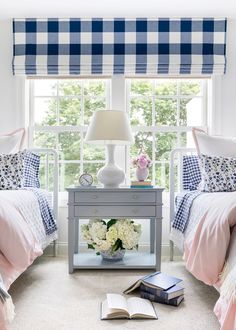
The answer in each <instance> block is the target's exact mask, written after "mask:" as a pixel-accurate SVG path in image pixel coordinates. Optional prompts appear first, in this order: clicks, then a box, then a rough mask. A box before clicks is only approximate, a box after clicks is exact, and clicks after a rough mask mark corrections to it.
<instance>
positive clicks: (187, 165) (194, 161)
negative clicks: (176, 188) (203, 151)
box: [182, 155, 201, 190]
mask: <svg viewBox="0 0 236 330" xmlns="http://www.w3.org/2000/svg"><path fill="white" fill-rule="evenodd" d="M182 182H183V189H184V190H197V189H198V185H199V183H200V182H201V170H200V166H199V158H198V156H196V155H184V156H183V178H182Z"/></svg>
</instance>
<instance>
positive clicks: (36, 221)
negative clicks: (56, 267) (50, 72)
mask: <svg viewBox="0 0 236 330" xmlns="http://www.w3.org/2000/svg"><path fill="white" fill-rule="evenodd" d="M31 151H32V152H33V153H34V154H35V153H37V154H44V159H45V161H44V162H43V164H41V165H44V170H45V189H41V188H38V187H24V188H20V189H16V190H0V275H1V280H2V282H3V285H4V286H5V288H6V289H8V288H9V287H10V285H11V284H12V283H13V282H14V281H15V280H16V279H17V277H18V276H19V275H20V274H21V273H23V272H24V271H25V270H26V269H27V267H29V266H30V265H31V264H32V262H33V261H34V260H35V258H37V257H38V256H40V255H42V253H43V250H44V249H45V248H46V247H47V246H48V245H49V244H51V243H53V247H54V254H55V253H56V239H57V226H56V220H57V217H58V178H57V176H58V159H57V154H56V152H55V151H54V150H52V149H33V150H31ZM52 159H53V160H52ZM50 165H53V180H52V185H53V191H52V192H49V191H48V186H49V181H50V178H49V174H48V173H49V167H50ZM31 174H32V173H31ZM0 307H2V308H0V329H2V328H4V319H3V318H4V315H3V314H4V313H3V311H4V304H2V301H1V299H0ZM1 322H2V323H1Z"/></svg>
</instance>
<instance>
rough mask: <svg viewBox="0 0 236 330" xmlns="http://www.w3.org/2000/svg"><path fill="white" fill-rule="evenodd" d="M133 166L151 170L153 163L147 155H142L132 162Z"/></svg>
mask: <svg viewBox="0 0 236 330" xmlns="http://www.w3.org/2000/svg"><path fill="white" fill-rule="evenodd" d="M132 165H133V166H135V167H139V168H142V169H143V168H149V167H150V166H151V165H152V162H151V160H150V158H149V157H148V155H147V154H140V155H139V156H138V157H137V158H134V159H133V160H132Z"/></svg>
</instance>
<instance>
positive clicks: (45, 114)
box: [29, 76, 207, 191]
mask: <svg viewBox="0 0 236 330" xmlns="http://www.w3.org/2000/svg"><path fill="white" fill-rule="evenodd" d="M29 90H30V116H29V122H30V125H29V126H30V137H29V138H30V146H36V147H48V148H55V149H57V150H58V152H59V165H60V184H59V187H60V191H64V190H65V188H66V187H67V186H69V185H72V184H74V183H75V182H76V181H78V177H79V175H80V174H81V173H83V171H85V170H87V171H88V172H90V173H91V174H92V175H93V176H94V179H95V184H96V183H97V181H96V173H97V170H98V168H100V167H101V166H102V164H103V163H104V147H99V146H94V145H89V144H86V143H84V137H85V133H86V129H87V125H88V123H89V120H90V117H91V115H92V114H93V112H95V111H97V110H100V109H109V107H110V104H111V108H112V107H114V109H117V108H120V109H124V108H126V109H124V110H126V111H127V112H128V113H129V115H130V120H131V125H132V129H133V131H134V135H135V144H134V145H132V146H131V147H127V148H124V147H121V148H117V153H120V154H119V155H117V158H118V160H119V165H121V166H123V168H124V169H126V173H127V178H129V177H131V178H134V169H131V168H130V160H131V157H133V156H135V155H137V154H138V153H139V152H140V151H141V150H143V151H145V152H147V153H148V154H149V157H150V158H151V159H152V161H153V166H152V168H151V170H150V173H149V179H150V180H152V181H153V183H155V184H158V185H161V186H163V187H166V190H167V189H168V184H169V156H170V151H171V150H172V149H173V148H175V147H186V146H188V147H191V146H192V140H191V132H190V131H191V127H192V126H198V127H202V128H205V127H206V126H207V79H182V78H181V79H166V78H160V79H151V78H150V79H143V78H140V79H137V78H135V79H133V78H127V79H124V77H117V76H116V77H115V78H111V79H100V78H96V79H95V78H94V79H82V78H80V79H78V78H75V79H64V78H61V79H39V78H38V79H29ZM110 95H111V101H110ZM125 95H126V106H124V104H125ZM115 105H116V106H115ZM43 180H44V178H42V181H43ZM127 183H129V180H128V181H127Z"/></svg>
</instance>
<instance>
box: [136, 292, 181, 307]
mask: <svg viewBox="0 0 236 330" xmlns="http://www.w3.org/2000/svg"><path fill="white" fill-rule="evenodd" d="M140 297H141V298H144V299H148V300H150V301H153V302H157V303H160V304H166V305H171V306H178V305H179V304H180V303H181V301H183V300H184V295H181V296H179V297H175V298H173V299H163V298H161V297H158V296H156V295H154V294H151V293H149V292H146V291H140Z"/></svg>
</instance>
